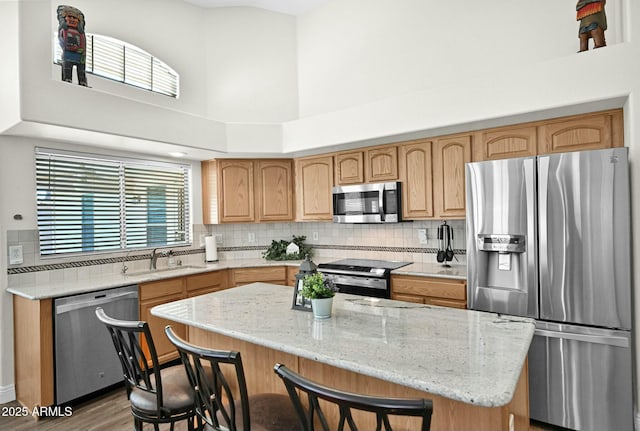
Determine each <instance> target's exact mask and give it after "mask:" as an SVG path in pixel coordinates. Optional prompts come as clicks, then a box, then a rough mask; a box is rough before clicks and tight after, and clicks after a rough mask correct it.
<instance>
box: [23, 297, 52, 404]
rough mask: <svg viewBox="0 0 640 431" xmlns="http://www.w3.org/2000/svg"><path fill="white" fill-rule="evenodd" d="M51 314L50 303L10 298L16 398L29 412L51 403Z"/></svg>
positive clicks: (45, 300) (49, 301)
mask: <svg viewBox="0 0 640 431" xmlns="http://www.w3.org/2000/svg"><path fill="white" fill-rule="evenodd" d="M52 313H53V305H52V301H51V299H43V300H31V299H26V298H23V297H21V296H18V295H13V333H14V340H13V342H14V346H15V347H14V355H15V356H14V361H15V379H16V398H17V399H18V401H19V402H20V404H22V405H23V406H25V407H28V408H29V409H33V408H34V407H36V406H50V405H53V402H54V401H53V316H52Z"/></svg>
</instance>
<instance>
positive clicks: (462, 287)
mask: <svg viewBox="0 0 640 431" xmlns="http://www.w3.org/2000/svg"><path fill="white" fill-rule="evenodd" d="M391 298H392V299H397V300H400V301H410V302H420V301H419V300H418V299H419V298H421V301H422V302H423V303H425V304H432V305H440V306H444V307H453V308H466V305H467V283H466V281H464V280H457V279H450V278H436V277H421V276H415V275H398V274H396V275H392V276H391Z"/></svg>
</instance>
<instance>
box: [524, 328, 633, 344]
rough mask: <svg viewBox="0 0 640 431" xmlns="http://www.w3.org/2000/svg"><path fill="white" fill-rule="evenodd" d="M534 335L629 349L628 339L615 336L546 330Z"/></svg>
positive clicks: (538, 331) (536, 332)
mask: <svg viewBox="0 0 640 431" xmlns="http://www.w3.org/2000/svg"><path fill="white" fill-rule="evenodd" d="M535 335H539V336H541V337H547V338H561V339H564V340H574V341H583V342H585V343H596V344H606V345H608V346H615V347H624V348H628V347H629V339H628V338H626V337H620V336H615V335H606V336H604V335H587V334H578V333H576V332H563V331H550V330H548V329H536V331H535Z"/></svg>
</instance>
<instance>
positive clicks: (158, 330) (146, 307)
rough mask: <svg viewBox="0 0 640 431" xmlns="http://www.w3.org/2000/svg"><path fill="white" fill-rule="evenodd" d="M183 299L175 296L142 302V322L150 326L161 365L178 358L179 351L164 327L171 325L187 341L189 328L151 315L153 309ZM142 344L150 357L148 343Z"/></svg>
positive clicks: (180, 296)
mask: <svg viewBox="0 0 640 431" xmlns="http://www.w3.org/2000/svg"><path fill="white" fill-rule="evenodd" d="M183 298H184V296H183V295H175V296H165V297H162V298H159V299H154V300H149V301H144V302H140V320H144V321H146V322H147V323H148V324H149V330H150V331H151V337H152V338H153V344H154V345H155V346H156V353H157V354H158V361H159V362H160V363H161V364H164V363H166V362H169V361H172V360H174V359H177V358H178V351H177V350H176V348H175V347H174V346H173V344H171V342H170V341H169V339H168V338H167V335H166V334H165V333H164V327H165V326H167V325H171V327H172V328H173V330H174V331H175V332H176V334H178V336H180V337H181V338H183V339H186V334H187V328H186V326H185V325H183V324H182V323H176V322H174V321H172V320H167V319H161V318H160V317H157V316H154V315H153V314H151V309H152V308H153V307H155V306H156V305H161V304H166V303H167V302H171V301H177V300H179V299H183ZM141 344H142V349H143V350H144V351H145V355H149V350H148V347H147V343H146V342H144V341H143V342H142V343H141ZM147 357H149V356H147Z"/></svg>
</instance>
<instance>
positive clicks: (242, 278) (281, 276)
mask: <svg viewBox="0 0 640 431" xmlns="http://www.w3.org/2000/svg"><path fill="white" fill-rule="evenodd" d="M286 280H287V270H286V267H284V266H267V267H258V268H237V269H234V270H233V284H234V285H235V286H237V285H240V284H248V283H254V282H256V281H262V282H274V281H278V282H280V283H281V284H282V283H284V282H285V281H286Z"/></svg>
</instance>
